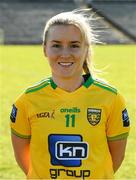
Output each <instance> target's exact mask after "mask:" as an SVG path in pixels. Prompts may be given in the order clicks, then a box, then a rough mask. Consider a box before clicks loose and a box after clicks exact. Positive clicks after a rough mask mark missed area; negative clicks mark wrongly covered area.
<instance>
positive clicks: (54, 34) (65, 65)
mask: <svg viewBox="0 0 136 180" xmlns="http://www.w3.org/2000/svg"><path fill="white" fill-rule="evenodd" d="M87 50H88V46H87V45H86V43H85V41H84V39H83V37H82V34H81V32H80V30H79V29H78V28H77V27H76V26H74V25H55V26H52V27H51V28H50V30H49V32H48V37H47V42H46V45H45V46H44V52H45V56H47V58H48V61H49V64H50V67H51V70H52V75H53V76H58V77H60V78H72V77H74V76H81V74H82V71H83V63H84V61H85V58H86V56H87Z"/></svg>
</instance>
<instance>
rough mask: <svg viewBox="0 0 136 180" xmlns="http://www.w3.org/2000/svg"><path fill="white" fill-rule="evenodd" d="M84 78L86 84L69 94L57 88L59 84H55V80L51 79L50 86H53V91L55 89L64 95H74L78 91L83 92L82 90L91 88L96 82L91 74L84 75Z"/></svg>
mask: <svg viewBox="0 0 136 180" xmlns="http://www.w3.org/2000/svg"><path fill="white" fill-rule="evenodd" d="M83 78H84V83H83V84H82V85H81V86H80V87H79V88H78V89H76V90H75V91H73V92H68V91H65V90H63V89H61V88H59V87H58V86H57V84H55V82H54V81H53V79H52V78H51V77H50V85H51V87H52V89H54V90H59V91H62V92H63V93H66V94H74V93H76V92H77V91H79V90H81V89H82V88H84V89H87V88H89V87H90V86H91V84H92V83H93V82H94V80H93V78H92V76H91V74H84V75H83Z"/></svg>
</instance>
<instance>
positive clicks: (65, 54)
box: [61, 48, 71, 58]
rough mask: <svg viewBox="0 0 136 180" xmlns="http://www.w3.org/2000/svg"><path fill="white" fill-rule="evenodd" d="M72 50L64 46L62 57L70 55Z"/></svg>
mask: <svg viewBox="0 0 136 180" xmlns="http://www.w3.org/2000/svg"><path fill="white" fill-rule="evenodd" d="M70 54H71V53H70V50H69V48H63V49H62V52H61V57H65V58H66V57H69V56H70Z"/></svg>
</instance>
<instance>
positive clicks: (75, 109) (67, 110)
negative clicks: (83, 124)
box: [60, 107, 80, 113]
mask: <svg viewBox="0 0 136 180" xmlns="http://www.w3.org/2000/svg"><path fill="white" fill-rule="evenodd" d="M60 112H61V113H80V109H79V108H78V107H72V108H61V109H60Z"/></svg>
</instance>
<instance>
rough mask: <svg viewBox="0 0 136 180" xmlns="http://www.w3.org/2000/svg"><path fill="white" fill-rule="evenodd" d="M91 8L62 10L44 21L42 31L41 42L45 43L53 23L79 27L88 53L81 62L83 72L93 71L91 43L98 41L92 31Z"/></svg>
mask: <svg viewBox="0 0 136 180" xmlns="http://www.w3.org/2000/svg"><path fill="white" fill-rule="evenodd" d="M90 11H91V9H79V10H74V11H70V12H63V13H60V14H57V15H56V16H53V17H52V18H51V19H49V20H48V22H47V23H46V26H45V29H44V33H43V44H44V45H45V44H46V41H47V36H48V32H49V29H50V28H51V27H52V26H54V25H74V26H76V27H78V28H79V30H80V31H81V34H82V36H83V38H84V40H85V41H86V44H87V45H88V53H87V57H86V60H85V62H84V64H83V70H84V72H85V73H90V71H91V73H93V72H92V71H93V64H92V60H91V57H92V44H94V43H98V42H99V41H98V40H97V38H96V34H95V33H94V32H93V25H92V20H94V19H93V14H92V15H91V13H90Z"/></svg>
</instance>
